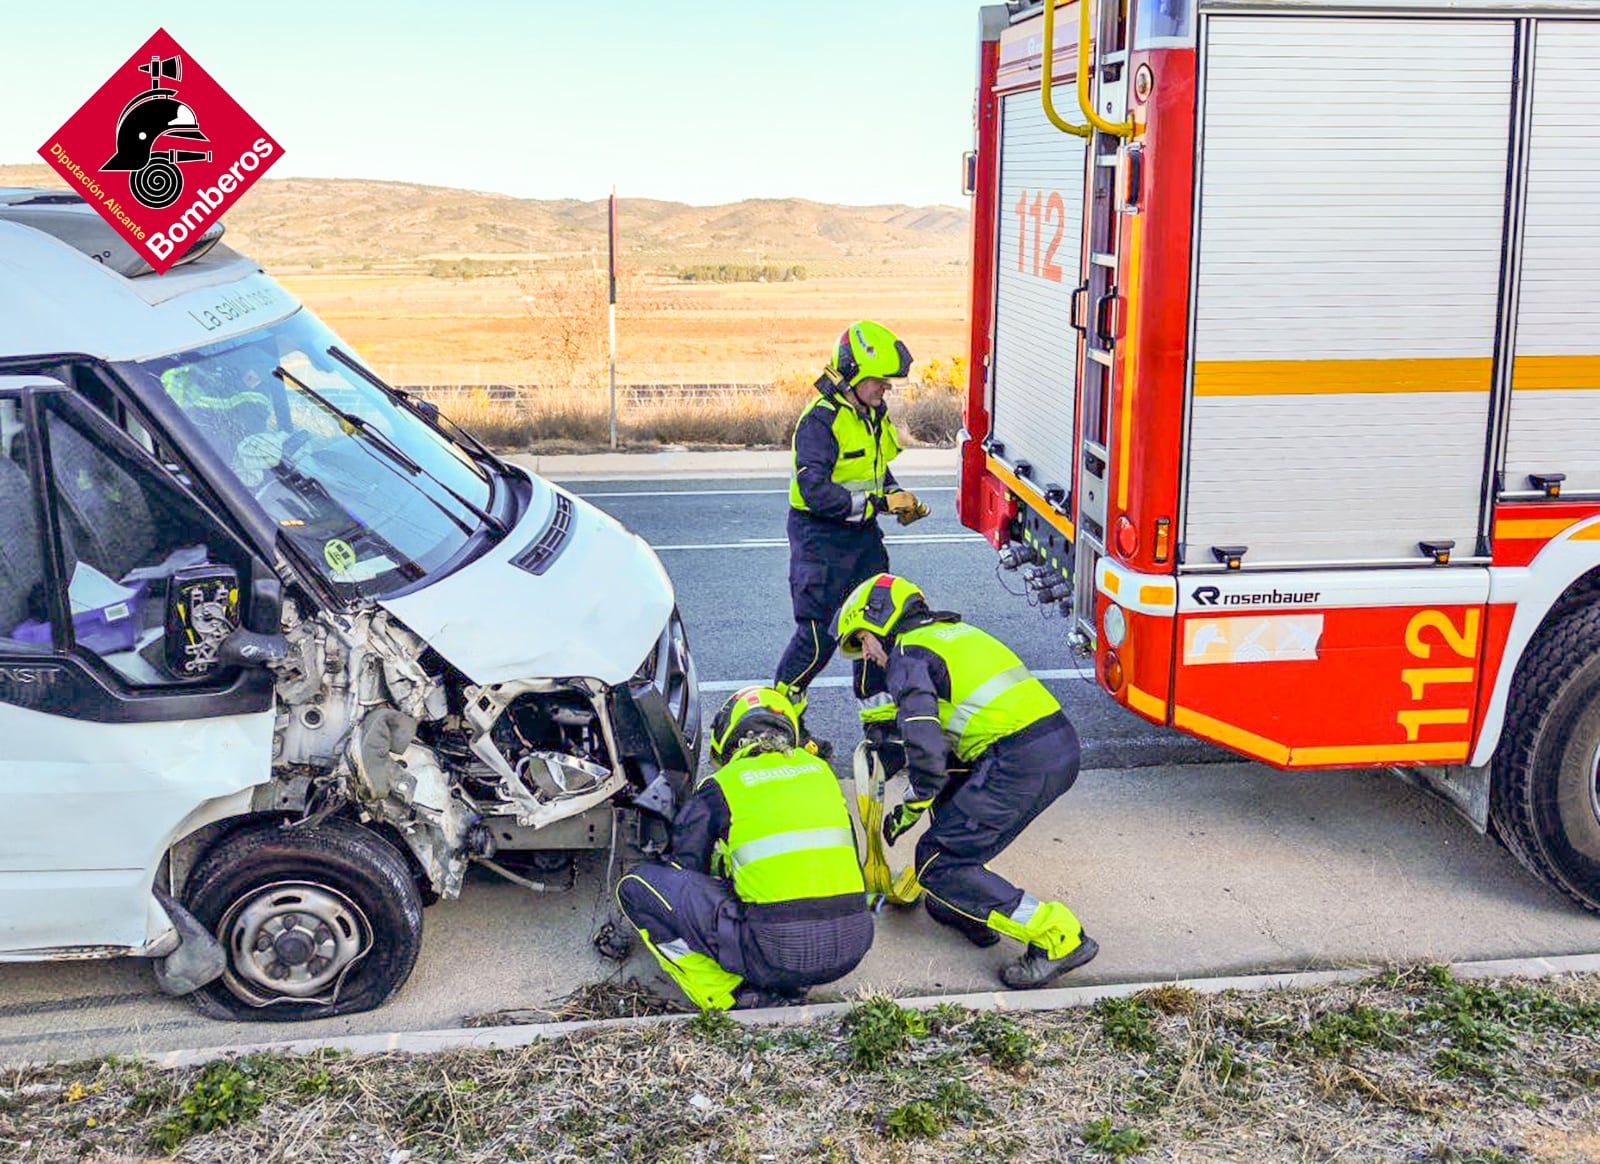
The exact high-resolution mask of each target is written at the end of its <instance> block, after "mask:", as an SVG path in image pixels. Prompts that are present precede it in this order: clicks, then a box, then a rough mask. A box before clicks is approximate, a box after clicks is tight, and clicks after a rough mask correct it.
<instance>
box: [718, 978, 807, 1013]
mask: <svg viewBox="0 0 1600 1164" xmlns="http://www.w3.org/2000/svg"><path fill="white" fill-rule="evenodd" d="M805 1001H806V994H805V991H803V990H802V991H801V992H800V993H799V994H784V993H783V992H781V991H777V990H766V989H764V988H762V987H760V986H751V985H750V984H749V983H748V982H747V983H745V984H744V985H743V986H741V987H739V989H737V990H735V991H734V992H733V1009H734V1010H764V1009H765V1008H767V1007H769V1006H804V1005H805Z"/></svg>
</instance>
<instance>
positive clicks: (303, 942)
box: [184, 819, 422, 1022]
mask: <svg viewBox="0 0 1600 1164" xmlns="http://www.w3.org/2000/svg"><path fill="white" fill-rule="evenodd" d="M184 904H185V905H186V906H187V907H188V909H189V912H191V913H192V914H194V916H195V917H196V918H198V919H199V921H200V924H202V925H203V926H205V927H206V929H208V930H209V931H210V932H211V933H212V934H214V935H215V936H216V938H217V941H218V942H220V943H221V944H222V948H223V951H224V952H225V953H226V955H227V960H228V964H227V969H225V970H224V971H223V973H222V977H221V978H218V979H217V980H216V981H215V982H212V983H211V984H210V985H208V986H205V987H202V988H201V989H200V990H197V991H195V992H194V994H192V995H190V997H191V998H193V999H194V1000H195V1004H196V1006H198V1007H199V1009H200V1010H201V1011H202V1012H203V1013H204V1014H207V1015H209V1016H211V1017H212V1018H222V1019H232V1020H234V1021H245V1022H292V1021H296V1020H300V1019H313V1018H328V1017H331V1016H333V1015H341V1014H356V1013H359V1012H361V1011H364V1010H371V1009H372V1008H373V1007H375V1006H378V1005H380V1004H381V1003H383V1002H384V1001H385V1000H386V999H387V998H388V997H389V996H390V995H392V994H393V993H394V992H395V991H396V990H398V989H399V988H400V986H401V985H402V984H403V983H404V982H405V980H406V979H407V978H408V977H409V976H410V974H411V968H412V967H413V966H415V965H416V961H417V952H418V950H419V949H420V948H421V944H422V898H421V895H420V894H419V893H418V891H417V885H416V881H415V880H414V879H413V878H412V876H411V871H410V870H409V869H408V868H407V867H406V862H405V858H403V857H402V856H401V855H400V854H399V852H397V851H396V850H395V848H394V846H393V845H391V844H390V843H389V842H388V841H386V840H384V839H383V838H382V837H380V836H378V835H377V834H375V833H373V832H371V831H370V830H367V829H363V828H360V827H359V826H357V825H354V824H351V823H349V822H347V821H342V820H337V819H334V820H326V821H323V822H321V823H319V824H317V825H314V826H311V827H307V828H292V829H285V828H283V827H281V826H280V825H278V824H276V823H273V824H269V825H263V826H256V827H251V828H247V829H244V830H242V831H240V832H237V833H233V834H231V835H229V836H227V837H225V838H224V839H223V840H222V841H220V842H219V843H218V844H217V845H215V846H214V847H213V848H212V849H211V850H210V851H209V852H207V853H206V855H205V856H204V857H202V858H201V859H200V861H199V862H198V863H197V864H196V865H195V867H194V871H193V872H192V873H191V874H190V875H189V881H188V885H187V886H186V887H185V890H184Z"/></svg>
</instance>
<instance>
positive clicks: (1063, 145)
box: [991, 89, 1087, 489]
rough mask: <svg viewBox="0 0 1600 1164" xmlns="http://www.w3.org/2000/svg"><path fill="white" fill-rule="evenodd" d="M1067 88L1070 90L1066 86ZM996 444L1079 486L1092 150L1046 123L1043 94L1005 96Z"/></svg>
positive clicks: (1041, 476) (1041, 478)
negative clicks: (1080, 293) (1077, 425)
mask: <svg viewBox="0 0 1600 1164" xmlns="http://www.w3.org/2000/svg"><path fill="white" fill-rule="evenodd" d="M1061 91H1063V92H1065V91H1067V90H1065V89H1063V90H1061ZM1000 117H1001V135H1002V136H1001V146H1000V204H999V208H998V209H999V215H1000V231H999V235H1000V243H999V246H1000V251H999V255H998V257H997V261H996V264H995V268H996V271H997V272H998V275H997V279H996V290H995V314H994V356H993V367H992V370H991V371H992V377H993V384H994V396H993V432H994V438H995V439H996V440H997V441H999V442H1001V443H1002V444H1003V445H1004V446H1005V459H1006V460H1008V461H1010V462H1011V463H1013V464H1016V463H1017V462H1019V461H1026V462H1028V463H1029V465H1031V466H1032V475H1031V476H1032V480H1033V481H1034V482H1035V483H1037V484H1038V485H1040V486H1041V487H1043V486H1044V485H1046V484H1059V485H1061V486H1062V487H1064V488H1068V489H1070V488H1071V486H1072V468H1073V451H1072V430H1073V419H1074V414H1075V410H1076V407H1077V374H1076V371H1075V368H1076V361H1077V338H1078V333H1077V332H1075V331H1073V330H1072V325H1071V320H1070V314H1071V308H1072V292H1073V289H1074V288H1076V287H1077V286H1078V282H1079V274H1080V270H1081V255H1082V235H1083V229H1082V228H1083V185H1084V160H1085V157H1086V152H1087V151H1086V147H1085V143H1084V140H1083V139H1082V138H1078V137H1073V136H1071V135H1070V134H1066V133H1062V132H1061V131H1060V130H1059V129H1057V128H1056V127H1055V126H1053V125H1051V124H1050V122H1049V121H1048V120H1046V118H1045V115H1044V110H1043V108H1042V106H1041V105H1040V101H1039V93H1038V90H1034V91H1032V92H1026V93H1014V94H1012V95H1011V96H1008V97H1004V98H1002V99H1001V108H1000Z"/></svg>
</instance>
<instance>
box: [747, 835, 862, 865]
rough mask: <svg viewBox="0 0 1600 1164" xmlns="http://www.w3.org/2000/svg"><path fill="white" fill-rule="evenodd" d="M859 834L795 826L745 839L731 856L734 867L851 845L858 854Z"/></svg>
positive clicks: (851, 849) (851, 850)
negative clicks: (787, 855)
mask: <svg viewBox="0 0 1600 1164" xmlns="http://www.w3.org/2000/svg"><path fill="white" fill-rule="evenodd" d="M855 847H856V836H855V833H853V832H851V831H850V830H849V829H847V828H836V829H796V830H795V831H793V832H788V833H773V834H772V835H771V836H766V837H760V838H758V839H756V840H754V841H746V842H745V843H744V844H742V845H740V846H739V847H738V848H737V849H735V850H734V851H733V852H732V853H730V854H729V856H728V861H729V863H730V864H732V866H733V867H734V868H735V869H738V868H740V867H742V866H745V865H751V864H754V863H755V862H757V861H765V860H766V859H767V858H768V857H782V856H785V855H786V854H789V853H806V852H810V851H811V850H813V849H834V848H848V849H849V850H850V852H851V853H852V854H854V853H855Z"/></svg>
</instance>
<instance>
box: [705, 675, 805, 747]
mask: <svg viewBox="0 0 1600 1164" xmlns="http://www.w3.org/2000/svg"><path fill="white" fill-rule="evenodd" d="M756 736H772V737H776V739H777V740H778V741H779V742H780V743H781V746H782V747H785V748H792V747H795V746H796V745H797V744H798V743H799V742H800V713H799V712H797V711H796V710H795V707H794V704H792V703H790V702H789V701H788V699H786V698H784V696H783V695H781V694H780V693H778V692H777V691H775V690H773V689H772V688H771V687H746V688H745V689H744V690H742V691H736V692H734V693H733V695H732V696H731V697H730V698H729V699H728V702H727V703H724V704H723V705H722V710H721V711H719V712H717V716H716V718H715V719H713V720H712V721H711V758H712V759H713V760H715V761H716V762H717V763H719V764H725V763H727V762H728V761H729V760H731V759H732V758H733V757H734V756H735V755H736V754H737V753H738V752H739V750H740V749H741V748H743V747H745V746H747V745H748V744H750V743H751V742H752V737H756Z"/></svg>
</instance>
